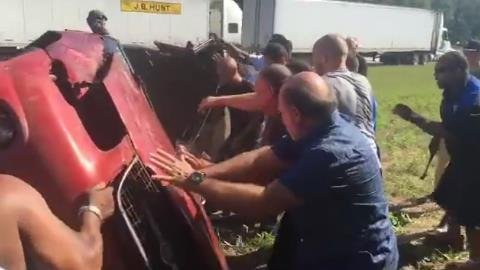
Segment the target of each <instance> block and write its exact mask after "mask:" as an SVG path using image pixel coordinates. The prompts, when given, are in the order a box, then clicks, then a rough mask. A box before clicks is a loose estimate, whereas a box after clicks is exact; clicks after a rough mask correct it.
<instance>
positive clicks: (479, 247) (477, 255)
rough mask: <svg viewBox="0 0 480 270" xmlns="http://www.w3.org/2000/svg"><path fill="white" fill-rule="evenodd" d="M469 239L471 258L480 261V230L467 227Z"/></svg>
mask: <svg viewBox="0 0 480 270" xmlns="http://www.w3.org/2000/svg"><path fill="white" fill-rule="evenodd" d="M467 240H468V246H469V250H470V260H473V261H477V262H480V230H479V229H474V228H467Z"/></svg>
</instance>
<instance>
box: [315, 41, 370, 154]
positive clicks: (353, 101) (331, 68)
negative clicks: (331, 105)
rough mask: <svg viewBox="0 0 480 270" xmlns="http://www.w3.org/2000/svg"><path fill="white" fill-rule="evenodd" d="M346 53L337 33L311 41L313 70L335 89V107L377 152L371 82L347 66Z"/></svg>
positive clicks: (346, 49)
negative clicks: (336, 104) (336, 101)
mask: <svg viewBox="0 0 480 270" xmlns="http://www.w3.org/2000/svg"><path fill="white" fill-rule="evenodd" d="M347 56H348V45H347V42H346V40H345V39H344V38H343V37H342V36H340V35H337V34H328V35H325V36H323V37H322V38H320V39H319V40H318V41H317V42H316V43H315V45H314V47H313V59H312V62H313V65H314V67H315V70H316V72H317V73H318V74H319V75H321V76H323V78H324V79H325V81H326V82H327V84H328V85H329V87H330V88H331V89H332V90H333V91H335V94H336V95H337V100H338V110H339V111H340V112H341V113H343V114H345V115H348V116H349V117H350V118H351V120H352V121H353V122H354V123H355V125H356V126H357V127H358V128H359V129H360V130H361V131H362V133H363V134H364V135H365V136H366V137H367V138H368V140H369V142H370V145H371V147H372V148H373V149H374V150H375V152H377V150H378V149H377V145H376V143H375V121H376V103H375V98H374V96H373V91H372V86H371V85H370V82H369V81H368V79H367V78H366V77H365V76H363V75H360V74H358V73H355V72H351V71H349V70H348V69H347V65H346V61H347Z"/></svg>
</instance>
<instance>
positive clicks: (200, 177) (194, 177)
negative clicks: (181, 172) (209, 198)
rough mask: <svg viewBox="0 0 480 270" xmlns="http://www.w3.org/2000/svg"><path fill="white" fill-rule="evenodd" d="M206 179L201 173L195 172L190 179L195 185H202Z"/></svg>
mask: <svg viewBox="0 0 480 270" xmlns="http://www.w3.org/2000/svg"><path fill="white" fill-rule="evenodd" d="M204 178H205V175H204V174H203V173H201V172H194V173H192V175H191V176H190V179H191V180H192V182H194V183H195V184H200V183H202V182H203V179H204Z"/></svg>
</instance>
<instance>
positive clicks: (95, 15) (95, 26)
mask: <svg viewBox="0 0 480 270" xmlns="http://www.w3.org/2000/svg"><path fill="white" fill-rule="evenodd" d="M107 20H108V18H107V16H106V15H105V13H103V12H102V11H100V10H96V9H94V10H91V11H90V12H89V13H88V17H87V23H88V26H90V29H91V30H92V32H93V33H95V34H99V35H102V36H106V35H108V34H109V33H108V30H107V28H106V27H105V24H106V22H107Z"/></svg>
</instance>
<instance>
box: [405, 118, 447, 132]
mask: <svg viewBox="0 0 480 270" xmlns="http://www.w3.org/2000/svg"><path fill="white" fill-rule="evenodd" d="M405 120H407V121H409V122H411V123H412V124H414V125H416V126H417V127H418V128H420V129H421V130H423V131H424V132H425V133H428V134H430V135H432V136H442V135H443V127H442V123H441V122H438V121H432V120H429V119H427V118H425V117H423V116H422V115H420V114H417V113H415V112H412V113H411V114H410V115H409V116H408V117H407V118H405Z"/></svg>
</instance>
